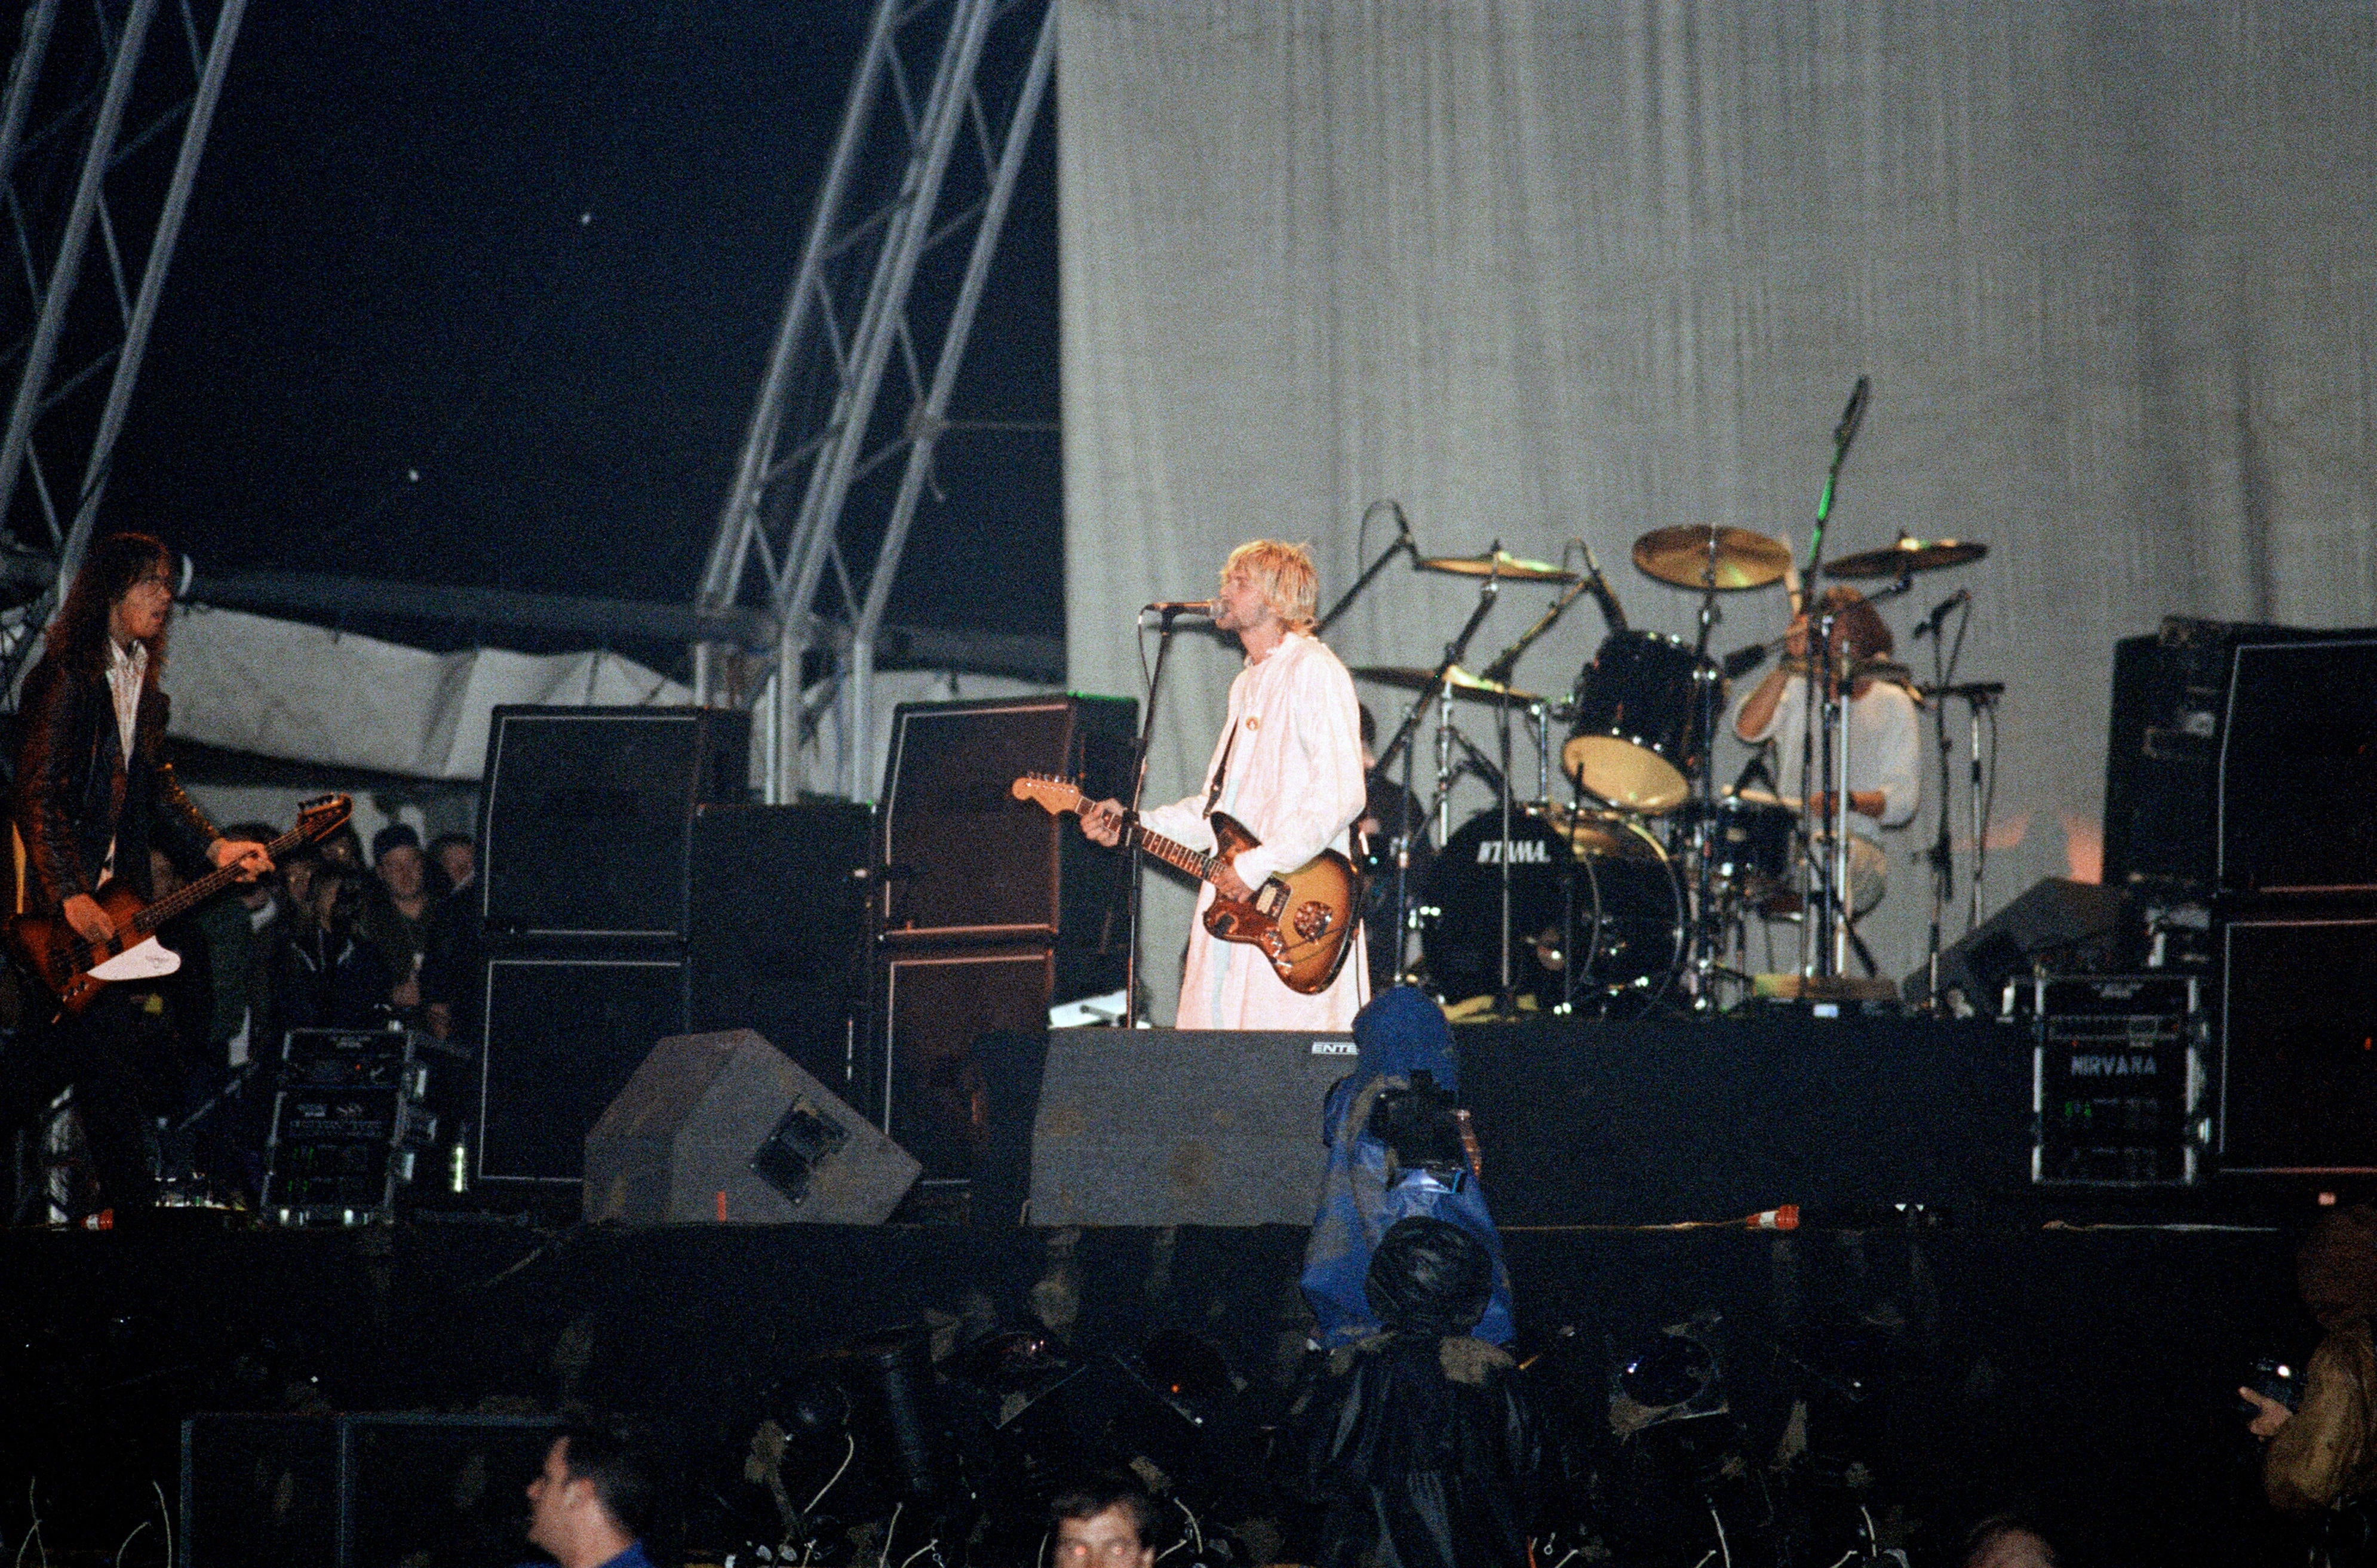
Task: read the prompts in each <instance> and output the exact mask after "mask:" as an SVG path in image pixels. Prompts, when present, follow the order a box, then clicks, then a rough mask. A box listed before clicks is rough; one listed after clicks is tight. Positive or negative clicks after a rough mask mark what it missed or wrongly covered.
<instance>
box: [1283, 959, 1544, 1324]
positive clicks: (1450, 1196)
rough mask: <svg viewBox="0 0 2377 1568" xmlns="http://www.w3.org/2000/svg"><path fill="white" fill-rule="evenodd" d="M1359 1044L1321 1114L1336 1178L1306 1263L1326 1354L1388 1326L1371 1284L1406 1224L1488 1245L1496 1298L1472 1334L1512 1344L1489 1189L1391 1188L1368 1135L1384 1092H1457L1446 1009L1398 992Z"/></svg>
mask: <svg viewBox="0 0 2377 1568" xmlns="http://www.w3.org/2000/svg"><path fill="white" fill-rule="evenodd" d="M1354 1043H1355V1045H1356V1047H1358V1048H1359V1050H1360V1051H1361V1057H1360V1063H1359V1064H1358V1065H1357V1066H1356V1068H1355V1070H1354V1071H1353V1073H1352V1074H1351V1075H1348V1076H1346V1077H1344V1078H1342V1079H1340V1080H1338V1082H1337V1085H1336V1087H1333V1088H1332V1089H1331V1090H1330V1091H1329V1099H1328V1101H1327V1103H1326V1105H1325V1107H1324V1109H1323V1110H1322V1111H1321V1137H1322V1139H1323V1140H1324V1141H1325V1142H1326V1143H1327V1144H1328V1146H1329V1173H1328V1176H1327V1178H1326V1180H1325V1182H1323V1184H1322V1186H1321V1189H1320V1212H1319V1213H1318V1214H1316V1215H1315V1216H1314V1217H1313V1219H1312V1240H1311V1241H1310V1242H1309V1243H1308V1245H1307V1246H1306V1248H1305V1253H1304V1278H1303V1287H1304V1297H1305V1300H1306V1301H1308V1302H1309V1303H1310V1304H1311V1307H1312V1314H1313V1316H1314V1317H1315V1318H1316V1319H1318V1320H1319V1330H1318V1335H1319V1338H1320V1344H1321V1347H1322V1348H1324V1349H1334V1348H1337V1347H1338V1346H1340V1345H1350V1344H1352V1343H1353V1342H1354V1341H1356V1340H1357V1339H1366V1338H1368V1337H1369V1336H1371V1335H1374V1334H1377V1333H1379V1332H1380V1328H1381V1327H1382V1326H1383V1325H1382V1324H1380V1321H1379V1316H1378V1314H1377V1313H1374V1312H1372V1311H1371V1310H1370V1302H1369V1298H1368V1295H1367V1294H1366V1293H1365V1292H1364V1289H1363V1280H1364V1278H1365V1277H1366V1276H1367V1275H1368V1272H1369V1267H1370V1256H1371V1254H1372V1253H1375V1252H1376V1251H1377V1250H1378V1246H1379V1239H1380V1237H1381V1236H1383V1235H1385V1234H1386V1232H1387V1229H1388V1228H1389V1227H1390V1226H1392V1225H1393V1224H1394V1222H1395V1221H1396V1220H1398V1219H1402V1218H1404V1217H1405V1216H1407V1215H1425V1216H1427V1217H1428V1218H1435V1219H1444V1220H1450V1221H1451V1222H1452V1223H1453V1224H1456V1225H1459V1226H1460V1227H1462V1228H1463V1229H1465V1230H1467V1231H1468V1232H1469V1233H1470V1234H1471V1235H1473V1236H1475V1237H1476V1238H1477V1240H1478V1241H1481V1242H1482V1243H1484V1245H1485V1247H1486V1250H1487V1253H1489V1254H1490V1255H1491V1256H1492V1258H1493V1260H1494V1292H1493V1296H1492V1298H1491V1300H1489V1301H1487V1306H1486V1315H1485V1317H1484V1319H1483V1320H1481V1321H1480V1322H1479V1323H1478V1324H1477V1326H1476V1327H1475V1329H1474V1330H1472V1331H1471V1332H1472V1333H1473V1334H1474V1335H1475V1336H1476V1337H1477V1338H1479V1339H1484V1340H1487V1341H1489V1342H1490V1343H1493V1344H1496V1345H1507V1344H1509V1343H1510V1342H1511V1333H1512V1329H1511V1274H1510V1270H1509V1269H1508V1268H1506V1267H1504V1266H1503V1263H1502V1240H1501V1238H1500V1237H1499V1235H1497V1234H1496V1233H1495V1230H1494V1219H1493V1217H1492V1216H1491V1215H1490V1214H1488V1213H1487V1209H1486V1192H1485V1189H1484V1187H1483V1186H1481V1185H1480V1184H1479V1182H1477V1180H1476V1179H1475V1177H1473V1176H1471V1175H1469V1174H1468V1173H1467V1172H1466V1171H1463V1172H1460V1173H1458V1174H1456V1175H1454V1176H1452V1177H1451V1178H1446V1177H1440V1176H1438V1175H1436V1174H1435V1173H1433V1172H1430V1171H1427V1170H1399V1171H1397V1172H1396V1173H1395V1176H1394V1184H1393V1185H1392V1187H1390V1186H1389V1185H1388V1177H1387V1146H1386V1145H1385V1143H1383V1142H1382V1141H1380V1139H1378V1138H1376V1137H1373V1136H1371V1135H1370V1134H1369V1133H1368V1132H1367V1131H1363V1130H1362V1129H1364V1128H1365V1127H1366V1126H1367V1125H1368V1122H1369V1119H1370V1108H1371V1106H1372V1105H1373V1104H1374V1103H1376V1101H1377V1099H1378V1097H1379V1093H1380V1091H1381V1090H1383V1089H1390V1088H1409V1087H1411V1077H1412V1075H1413V1074H1414V1073H1415V1072H1423V1071H1424V1072H1427V1073H1428V1074H1430V1075H1433V1076H1434V1078H1435V1080H1436V1084H1437V1087H1439V1088H1442V1089H1447V1090H1451V1091H1453V1092H1456V1093H1457V1092H1458V1091H1459V1089H1460V1087H1461V1065H1460V1062H1459V1061H1458V1059H1457V1058H1456V1057H1455V1056H1454V1054H1453V1050H1452V1028H1451V1026H1450V1025H1449V1024H1447V1023H1446V1022H1445V1021H1444V1011H1443V1009H1442V1008H1440V1007H1439V1006H1438V1005H1437V1004H1435V1003H1434V1002H1432V1001H1430V1000H1429V999H1428V997H1427V994H1426V993H1424V992H1420V991H1418V990H1416V989H1415V988H1413V987H1411V986H1407V985H1399V986H1397V987H1395V988H1394V989H1393V990H1392V991H1389V992H1384V993H1383V994H1381V995H1380V996H1379V997H1378V998H1376V999H1375V1000H1374V1001H1372V1002H1371V1004H1369V1005H1368V1007H1365V1008H1363V1009H1362V1011H1361V1013H1360V1015H1359V1016H1356V1018H1355V1020H1354Z"/></svg>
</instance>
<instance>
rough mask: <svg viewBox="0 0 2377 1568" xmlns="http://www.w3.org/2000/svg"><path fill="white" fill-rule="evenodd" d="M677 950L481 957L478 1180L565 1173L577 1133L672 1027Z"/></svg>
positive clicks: (679, 1017) (677, 1010) (541, 1178)
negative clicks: (483, 1024)
mask: <svg viewBox="0 0 2377 1568" xmlns="http://www.w3.org/2000/svg"><path fill="white" fill-rule="evenodd" d="M684 988H685V967H684V965H683V964H682V963H681V962H679V961H678V960H677V959H675V958H673V957H672V958H613V957H578V956H561V955H529V956H522V955H517V954H515V955H510V956H498V957H496V958H495V959H494V960H492V961H491V962H490V963H489V964H488V965H487V992H486V994H487V1046H486V1052H485V1056H484V1061H483V1063H482V1072H481V1077H480V1094H479V1133H478V1162H479V1176H480V1179H481V1180H483V1181H522V1182H575V1181H578V1180H579V1177H580V1176H581V1175H582V1174H583V1172H584V1170H585V1164H586V1134H587V1133H588V1131H589V1130H591V1128H592V1127H593V1125H594V1123H596V1122H598V1121H600V1120H601V1119H602V1116H603V1110H604V1108H606V1107H607V1106H609V1105H610V1103H611V1101H612V1099H614V1098H615V1097H616V1096H617V1094H618V1092H619V1091H620V1090H621V1089H623V1088H625V1087H627V1080H628V1079H629V1078H632V1077H634V1076H635V1074H636V1069H637V1067H639V1065H641V1064H642V1063H643V1060H644V1058H645V1057H646V1056H648V1055H650V1054H651V1049H652V1047H653V1045H654V1044H655V1043H657V1042H658V1041H659V1040H660V1039H663V1037H665V1036H668V1035H674V1034H677V1033H680V1032H682V1030H683V1028H684V1016H685V989H684Z"/></svg>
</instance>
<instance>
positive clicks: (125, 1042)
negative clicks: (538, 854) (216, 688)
mask: <svg viewBox="0 0 2377 1568" xmlns="http://www.w3.org/2000/svg"><path fill="white" fill-rule="evenodd" d="M173 567H174V557H173V552H171V551H169V550H168V549H167V548H166V547H165V545H164V544H163V543H162V542H161V541H160V540H156V539H153V538H150V537H149V535H147V534H138V533H118V534H111V535H108V536H106V537H104V538H102V539H100V540H97V541H96V542H94V543H93V544H92V545H91V547H90V552H89V553H88V555H87V556H86V557H85V559H84V561H83V564H82V569H81V571H80V572H79V573H78V574H77V576H76V577H75V581H74V586H73V588H72V589H71V590H70V591H68V593H67V594H66V602H65V604H64V605H63V606H61V607H60V609H59V611H58V613H57V615H56V617H55V618H54V620H53V621H52V622H51V623H50V626H49V630H48V633H47V635H46V646H45V647H44V648H43V650H42V658H41V660H40V661H39V662H38V663H36V664H35V665H34V666H33V670H32V672H31V673H30V675H28V676H27V677H26V678H25V684H24V688H23V693H22V695H21V698H20V700H19V704H18V748H17V794H16V801H15V804H14V809H13V811H12V813H11V816H12V818H13V822H14V826H15V829H16V833H15V837H16V854H17V862H18V868H19V876H18V906H19V909H20V910H22V911H24V912H29V913H35V914H44V915H54V916H56V917H58V918H59V919H60V920H62V921H63V923H64V924H65V925H66V927H68V928H70V929H71V930H72V932H74V933H75V934H76V935H77V936H78V937H79V938H81V939H82V940H84V941H85V942H89V943H105V942H108V941H110V940H111V939H113V938H114V937H115V936H116V934H117V926H118V923H119V921H118V918H117V916H116V915H114V914H111V913H110V910H109V909H108V908H107V907H106V906H105V904H104V903H103V902H102V900H103V899H105V898H107V897H108V896H109V894H110V893H111V892H113V891H115V890H119V889H123V890H128V891H129V892H131V893H132V894H135V895H137V896H138V897H139V899H140V900H142V901H143V902H145V901H147V900H148V898H149V897H150V894H151V891H152V890H151V888H150V885H149V850H150V849H152V848H154V849H160V850H161V851H163V853H164V854H165V855H166V857H167V858H168V859H170V860H172V861H174V862H175V863H176V864H178V865H182V866H185V867H194V866H199V865H210V866H214V867H218V868H220V867H227V866H236V867H237V868H238V870H237V874H238V875H239V876H240V877H241V878H242V879H245V880H252V879H254V878H255V877H257V876H258V875H261V874H263V873H266V872H269V871H270V870H271V869H272V862H271V859H270V857H269V855H268V854H267V852H266V850H265V849H264V847H263V846H262V845H260V844H252V843H246V842H243V841H234V840H232V839H228V838H226V837H224V836H223V835H222V833H221V831H220V830H219V829H217V828H216V826H215V825H214V824H213V823H212V822H210V821H209V820H208V818H207V814H206V813H204V812H203V811H200V810H199V809H198V806H197V802H194V801H192V800H191V799H190V797H189V796H188V794H187V793H185V791H184V790H183V789H182V787H181V785H180V784H179V783H178V782H177V781H176V780H175V779H174V777H173V765H172V764H171V763H169V762H167V761H166V760H165V757H164V754H163V747H164V739H165V726H166V721H167V718H168V713H169V705H168V704H167V701H166V698H165V694H164V693H163V692H162V691H161V690H160V689H159V686H158V677H159V676H160V675H161V673H162V671H163V669H164V663H165V640H166V628H167V623H168V621H169V619H170V617H171V613H172V611H173ZM123 907H124V906H123V904H122V902H121V901H120V900H118V901H117V908H119V909H121V908H123ZM19 978H20V979H27V978H28V977H25V976H23V975H21V973H20V977H19ZM25 989H26V992H27V995H28V998H29V1000H28V1003H27V1012H26V1016H27V1022H28V1024H29V1026H30V1027H29V1028H27V1029H26V1030H25V1031H24V1035H23V1037H22V1038H21V1039H20V1041H19V1047H18V1060H17V1061H16V1062H15V1063H13V1064H12V1068H11V1070H10V1072H9V1074H8V1078H9V1094H8V1097H7V1103H8V1109H9V1111H10V1112H11V1114H10V1116H9V1117H8V1123H9V1131H10V1132H11V1133H13V1132H15V1131H16V1130H17V1129H18V1128H25V1129H26V1130H27V1131H28V1133H29V1134H30V1133H32V1132H35V1131H36V1130H37V1129H35V1128H33V1127H31V1126H30V1124H29V1123H31V1122H32V1121H34V1120H37V1119H38V1118H39V1116H40V1115H41V1112H42V1109H43V1108H44V1107H45V1106H46V1105H47V1104H48V1102H49V1100H50V1099H51V1098H52V1097H53V1096H54V1094H55V1093H56V1091H57V1090H58V1089H59V1088H61V1087H65V1086H66V1085H68V1084H71V1085H73V1086H74V1089H75V1103H76V1106H77V1109H78V1111H79V1113H80V1118H81V1122H82V1127H83V1136H84V1139H85V1141H86V1143H87V1144H88V1146H89V1149H90V1168H91V1174H92V1176H93V1178H94V1180H95V1182H96V1186H97V1191H96V1192H95V1193H89V1194H80V1197H81V1199H82V1204H83V1205H87V1206H89V1207H90V1208H92V1209H100V1208H113V1210H115V1212H116V1216H117V1218H119V1220H121V1219H127V1218H133V1217H134V1216H137V1214H138V1213H139V1212H140V1211H143V1210H145V1209H146V1208H148V1207H149V1205H150V1204H151V1203H153V1201H154V1199H155V1193H156V1178H155V1175H154V1174H153V1172H152V1171H151V1170H150V1169H149V1158H148V1150H147V1143H148V1137H147V1127H146V1122H147V1120H148V1118H149V1116H151V1115H153V1114H154V1111H155V1110H156V1109H157V1108H158V1107H157V1106H155V1105H152V1103H151V1102H152V1101H157V1100H160V1099H161V1100H162V1101H163V1102H164V1104H163V1108H164V1109H171V1108H172V1101H173V1097H175V1096H176V1095H178V1092H179V1086H178V1085H173V1084H151V1083H149V1082H147V1081H145V1080H146V1077H147V1076H149V1075H144V1074H143V1073H142V1071H141V1070H140V1068H139V1065H138V1063H137V1060H136V1057H135V1040H134V1031H133V1028H132V1015H131V1010H130V1007H129V1006H128V1004H126V1003H125V1000H124V996H123V994H122V993H121V992H118V991H115V990H113V988H111V989H110V990H109V991H108V992H103V993H102V994H100V995H99V996H98V997H97V998H96V1000H95V1001H94V1002H93V1003H91V1004H89V1005H88V1006H87V1007H85V1008H84V1009H83V1010H81V1011H80V1012H77V1011H76V1010H75V1009H73V1008H64V1007H62V1008H58V1009H57V1012H56V1016H55V1017H54V1019H50V1021H49V1022H47V1023H46V1024H45V1023H44V1022H43V1020H44V1019H45V1018H49V1015H50V1012H51V1009H52V1005H53V1004H52V1001H51V997H50V996H49V995H48V994H47V993H46V992H45V990H44V987H43V986H42V984H39V983H28V984H27V985H26V987H25ZM78 1206H82V1205H78Z"/></svg>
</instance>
